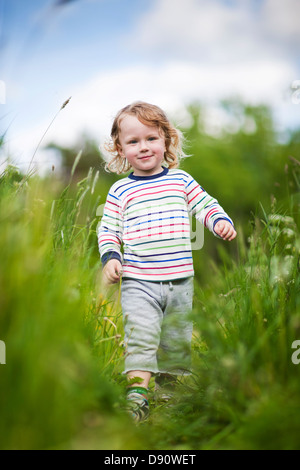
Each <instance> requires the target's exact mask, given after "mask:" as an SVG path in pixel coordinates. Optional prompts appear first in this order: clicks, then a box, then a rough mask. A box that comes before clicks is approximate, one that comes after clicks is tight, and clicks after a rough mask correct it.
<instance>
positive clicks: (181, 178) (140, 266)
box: [98, 168, 232, 281]
mask: <svg viewBox="0 0 300 470" xmlns="http://www.w3.org/2000/svg"><path fill="white" fill-rule="evenodd" d="M189 215H193V216H195V217H196V219H197V220H199V221H200V222H201V223H202V224H203V225H204V226H205V227H207V228H208V229H209V230H210V231H212V232H213V227H214V225H215V223H216V222H217V221H218V220H220V219H226V220H229V221H230V222H231V223H232V221H231V219H230V217H229V216H228V215H227V214H226V212H225V211H224V210H223V209H222V207H221V206H220V205H219V204H218V201H217V200H216V199H214V198H213V197H211V196H210V195H209V194H207V193H206V191H205V190H204V189H203V188H202V187H201V186H200V185H199V184H198V183H197V182H196V181H195V180H194V179H193V178H192V176H190V175H189V174H188V173H186V172H185V171H183V170H168V169H167V168H165V169H164V170H163V171H162V172H161V173H160V174H157V175H153V176H150V177H138V176H135V175H132V174H131V175H129V176H128V177H126V178H123V179H121V180H119V181H118V182H116V183H115V184H113V186H112V187H111V189H110V191H109V194H108V196H107V200H106V204H105V208H104V213H103V217H102V221H101V224H100V228H99V230H98V243H99V250H100V255H101V259H102V262H103V263H105V262H107V260H108V259H110V258H117V259H119V260H120V261H121V262H122V264H123V276H124V277H131V278H135V279H144V280H150V281H151V280H152V281H164V280H173V279H180V278H185V277H189V276H193V274H194V269H193V259H192V249H191V240H190V220H189ZM213 233H214V232H213Z"/></svg>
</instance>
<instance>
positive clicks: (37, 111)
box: [0, 0, 300, 169]
mask: <svg viewBox="0 0 300 470" xmlns="http://www.w3.org/2000/svg"><path fill="white" fill-rule="evenodd" d="M299 18H300V0H284V1H283V0H0V118H1V119H0V131H1V134H2V133H3V132H6V146H5V152H6V155H7V154H10V155H11V156H12V158H13V161H14V162H15V163H19V164H20V165H23V167H25V168H26V165H27V164H29V162H30V160H31V157H32V155H33V153H34V151H35V148H36V146H37V144H38V142H39V141H40V139H41V137H42V136H43V134H44V133H45V131H46V129H47V127H48V126H49V124H50V123H51V121H52V119H53V118H54V116H55V115H56V113H57V112H58V111H59V109H60V107H61V105H62V104H63V102H64V101H65V100H67V99H68V98H69V97H70V96H71V97H72V98H71V100H70V102H69V104H68V105H67V106H66V108H65V109H63V110H62V111H60V112H59V113H58V115H57V117H56V118H55V120H54V122H53V124H52V125H51V127H50V129H49V131H48V132H47V133H46V136H45V138H44V140H43V144H46V143H47V142H48V141H55V142H56V143H58V144H60V145H65V146H67V145H72V144H74V143H75V142H76V141H77V140H78V138H79V137H80V136H81V135H82V134H84V133H85V134H87V135H89V136H91V137H92V138H94V139H96V141H97V142H98V141H99V144H101V142H102V141H103V139H104V137H105V136H107V135H108V134H109V131H110V127H111V123H112V119H113V116H114V115H115V113H116V112H117V111H118V110H119V109H120V108H121V107H123V106H125V105H126V104H128V103H129V102H131V101H134V100H140V99H142V100H146V101H150V102H153V103H155V104H158V105H159V106H161V107H162V108H164V109H165V110H166V112H167V113H168V114H169V115H170V116H171V117H172V116H174V117H175V116H176V119H177V121H179V123H180V121H181V122H182V123H184V121H185V119H186V115H185V113H184V112H183V110H184V107H185V105H186V104H188V103H190V102H192V101H200V102H203V103H204V104H206V105H207V106H208V107H209V108H210V110H211V119H212V120H214V121H215V122H217V121H218V122H222V116H221V114H220V113H219V114H218V107H217V104H218V102H219V101H220V100H221V99H223V98H228V97H232V96H239V97H240V98H242V99H243V100H244V101H246V102H248V103H251V104H259V103H266V104H268V105H269V106H271V107H272V109H273V111H274V119H275V122H276V125H277V126H278V129H280V130H284V129H287V128H293V127H300V104H299V103H300V93H299V95H298V94H297V86H298V85H299V90H300V47H299V46H300V26H299ZM297 80H298V81H299V83H298V82H297ZM292 86H294V87H296V88H292ZM53 158H54V156H53V155H51V154H49V152H48V153H47V154H45V153H43V152H42V149H41V148H40V150H39V151H38V152H37V154H36V156H35V159H36V160H37V161H39V162H40V164H41V165H43V166H44V167H45V168H49V169H50V168H51V166H52V164H53V163H55V162H54V161H53Z"/></svg>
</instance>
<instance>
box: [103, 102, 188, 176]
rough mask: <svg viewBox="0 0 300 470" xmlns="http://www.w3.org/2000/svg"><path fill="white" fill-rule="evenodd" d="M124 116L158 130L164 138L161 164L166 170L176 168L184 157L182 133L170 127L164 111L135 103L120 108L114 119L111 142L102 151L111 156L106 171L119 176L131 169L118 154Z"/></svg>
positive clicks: (146, 104) (149, 105)
mask: <svg viewBox="0 0 300 470" xmlns="http://www.w3.org/2000/svg"><path fill="white" fill-rule="evenodd" d="M126 115H131V116H135V117H137V118H138V119H139V121H140V122H142V123H143V124H145V125H147V126H153V127H158V128H159V130H160V131H161V132H162V133H163V135H164V137H165V145H166V151H165V155H164V162H163V163H164V164H165V165H166V166H167V167H168V168H177V167H178V166H179V160H180V158H181V157H183V156H185V155H184V153H183V150H182V141H183V136H182V133H181V132H180V131H179V130H178V129H176V128H175V127H174V126H172V124H171V123H170V121H169V119H168V118H167V116H166V114H165V113H164V111H163V110H162V109H160V108H159V107H158V106H156V105H153V104H149V103H145V102H144V101H136V102H134V103H132V104H130V105H128V106H125V107H124V108H122V109H121V110H120V111H119V112H118V113H117V115H116V117H115V119H114V122H113V125H112V128H111V134H110V137H111V140H110V141H109V142H108V143H106V144H105V145H104V149H105V150H106V151H107V152H109V153H110V154H111V155H113V157H112V159H111V160H110V161H109V162H108V163H107V164H106V165H105V168H106V170H107V171H111V172H113V173H117V174H118V175H119V174H121V173H127V172H128V171H129V170H130V169H131V168H132V167H131V165H130V164H129V163H128V162H127V160H126V159H125V158H123V157H122V156H121V155H120V154H119V152H118V146H119V145H120V141H119V135H120V131H121V129H120V125H121V121H122V119H123V118H124V117H125V116H126Z"/></svg>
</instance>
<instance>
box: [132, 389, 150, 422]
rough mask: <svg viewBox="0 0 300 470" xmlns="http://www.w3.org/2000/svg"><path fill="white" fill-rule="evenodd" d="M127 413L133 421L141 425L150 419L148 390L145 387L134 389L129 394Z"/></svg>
mask: <svg viewBox="0 0 300 470" xmlns="http://www.w3.org/2000/svg"><path fill="white" fill-rule="evenodd" d="M127 411H128V413H129V414H130V416H131V417H132V419H133V421H134V422H136V423H140V422H142V421H146V419H147V418H148V417H149V403H148V397H147V390H146V389H145V388H143V387H132V388H130V389H129V391H128V392H127Z"/></svg>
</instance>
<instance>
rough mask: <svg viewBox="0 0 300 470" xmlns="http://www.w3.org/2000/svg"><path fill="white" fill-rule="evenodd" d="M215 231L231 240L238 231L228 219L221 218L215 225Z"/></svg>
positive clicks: (225, 238)
mask: <svg viewBox="0 0 300 470" xmlns="http://www.w3.org/2000/svg"><path fill="white" fill-rule="evenodd" d="M214 231H215V232H216V234H217V235H219V237H221V238H223V240H229V241H231V240H234V239H235V237H236V231H235V229H234V227H233V225H231V223H230V222H228V221H227V220H219V222H217V223H216V225H215V226H214Z"/></svg>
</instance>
